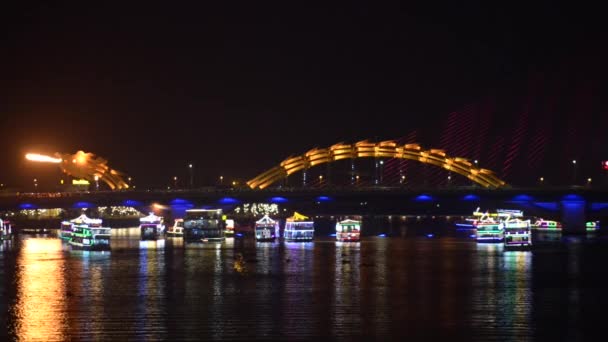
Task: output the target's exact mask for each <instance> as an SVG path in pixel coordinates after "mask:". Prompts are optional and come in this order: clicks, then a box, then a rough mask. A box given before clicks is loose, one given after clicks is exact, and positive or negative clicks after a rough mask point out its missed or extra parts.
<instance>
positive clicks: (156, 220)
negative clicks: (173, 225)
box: [139, 213, 163, 223]
mask: <svg viewBox="0 0 608 342" xmlns="http://www.w3.org/2000/svg"><path fill="white" fill-rule="evenodd" d="M162 219H163V218H162V217H161V216H156V215H154V213H150V214H149V215H148V216H144V217H141V218H140V219H139V222H145V223H159V222H160V221H161V220H162Z"/></svg>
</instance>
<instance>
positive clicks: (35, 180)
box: [34, 178, 38, 191]
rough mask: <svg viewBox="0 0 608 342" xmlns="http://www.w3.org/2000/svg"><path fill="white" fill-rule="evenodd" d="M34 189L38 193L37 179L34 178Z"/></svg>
mask: <svg viewBox="0 0 608 342" xmlns="http://www.w3.org/2000/svg"><path fill="white" fill-rule="evenodd" d="M34 189H36V191H38V179H36V178H34Z"/></svg>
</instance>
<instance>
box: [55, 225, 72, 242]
mask: <svg viewBox="0 0 608 342" xmlns="http://www.w3.org/2000/svg"><path fill="white" fill-rule="evenodd" d="M73 225H74V224H73V223H72V222H70V221H63V222H61V227H60V228H59V238H60V239H62V240H66V241H69V240H70V239H71V238H72V226H73Z"/></svg>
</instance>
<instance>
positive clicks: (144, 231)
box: [139, 213, 165, 240]
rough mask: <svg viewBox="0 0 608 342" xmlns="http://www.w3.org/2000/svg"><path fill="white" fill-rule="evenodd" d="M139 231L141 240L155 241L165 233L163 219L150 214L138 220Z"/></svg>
mask: <svg viewBox="0 0 608 342" xmlns="http://www.w3.org/2000/svg"><path fill="white" fill-rule="evenodd" d="M139 231H140V234H141V238H142V240H156V239H158V238H159V237H160V236H162V234H164V233H165V225H164V224H163V218H162V217H161V216H156V215H154V214H153V213H150V214H149V215H148V216H145V217H142V218H140V219H139Z"/></svg>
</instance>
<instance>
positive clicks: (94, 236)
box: [69, 220, 111, 250]
mask: <svg viewBox="0 0 608 342" xmlns="http://www.w3.org/2000/svg"><path fill="white" fill-rule="evenodd" d="M100 221H101V220H100ZM110 236H111V228H109V227H101V225H99V226H97V225H87V224H74V225H73V226H72V238H71V239H70V241H69V244H70V246H72V247H74V248H76V249H89V250H99V249H110Z"/></svg>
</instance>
